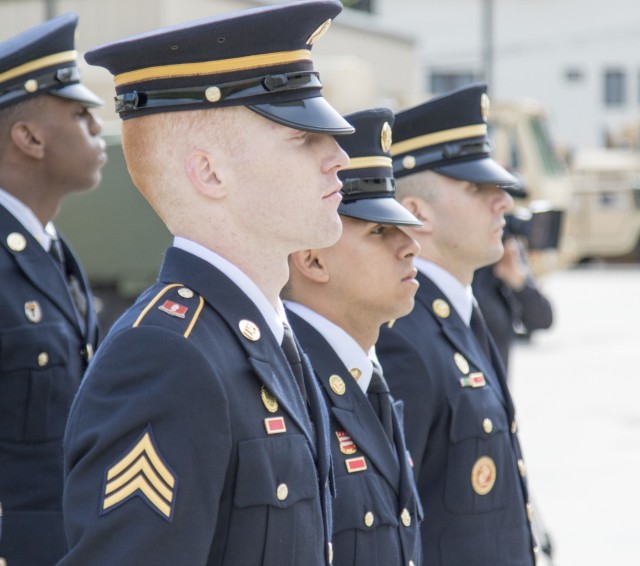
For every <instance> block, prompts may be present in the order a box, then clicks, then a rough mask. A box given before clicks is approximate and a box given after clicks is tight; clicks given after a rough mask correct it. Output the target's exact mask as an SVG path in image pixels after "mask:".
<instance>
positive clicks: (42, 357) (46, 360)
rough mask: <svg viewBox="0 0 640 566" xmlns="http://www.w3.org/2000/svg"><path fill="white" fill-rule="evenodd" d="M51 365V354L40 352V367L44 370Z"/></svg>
mask: <svg viewBox="0 0 640 566" xmlns="http://www.w3.org/2000/svg"><path fill="white" fill-rule="evenodd" d="M48 363H49V354H47V353H46V352H40V353H39V354H38V365H39V366H40V367H41V368H43V367H44V366H46V365H47V364H48Z"/></svg>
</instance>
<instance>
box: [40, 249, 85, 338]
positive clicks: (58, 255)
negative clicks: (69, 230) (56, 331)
mask: <svg viewBox="0 0 640 566" xmlns="http://www.w3.org/2000/svg"><path fill="white" fill-rule="evenodd" d="M49 255H50V256H51V257H52V258H53V262H54V263H55V264H56V266H57V267H58V269H60V272H61V273H62V277H63V278H64V282H65V283H66V284H67V289H69V294H70V295H71V299H72V300H73V304H74V306H75V307H76V310H77V313H78V315H79V316H78V319H79V322H80V324H81V325H82V326H83V328H84V317H85V315H86V314H87V300H86V298H85V296H84V294H83V292H82V289H80V283H79V282H78V279H77V278H76V277H75V276H74V275H73V274H71V273H69V272H68V271H67V262H66V261H65V258H64V250H63V249H62V243H61V242H60V240H59V238H51V246H50V247H49Z"/></svg>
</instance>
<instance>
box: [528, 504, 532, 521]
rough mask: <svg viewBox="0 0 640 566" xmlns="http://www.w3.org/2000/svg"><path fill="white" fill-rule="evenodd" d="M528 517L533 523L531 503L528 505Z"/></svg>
mask: <svg viewBox="0 0 640 566" xmlns="http://www.w3.org/2000/svg"><path fill="white" fill-rule="evenodd" d="M527 517H528V518H529V521H533V505H531V503H527Z"/></svg>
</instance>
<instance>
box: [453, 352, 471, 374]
mask: <svg viewBox="0 0 640 566" xmlns="http://www.w3.org/2000/svg"><path fill="white" fill-rule="evenodd" d="M453 361H454V362H455V363H456V366H458V369H459V370H460V371H461V372H462V373H464V374H465V375H467V374H468V373H469V362H468V361H467V358H465V357H464V356H463V355H462V354H461V353H460V352H456V353H455V354H453Z"/></svg>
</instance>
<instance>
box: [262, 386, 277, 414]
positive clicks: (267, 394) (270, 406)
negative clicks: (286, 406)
mask: <svg viewBox="0 0 640 566" xmlns="http://www.w3.org/2000/svg"><path fill="white" fill-rule="evenodd" d="M260 398H261V399H262V403H263V405H264V406H265V407H266V409H267V411H269V412H270V413H275V412H276V411H277V410H278V401H276V398H275V397H274V396H273V394H272V393H271V391H269V390H268V389H267V388H266V387H265V386H264V385H263V386H262V387H260Z"/></svg>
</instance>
